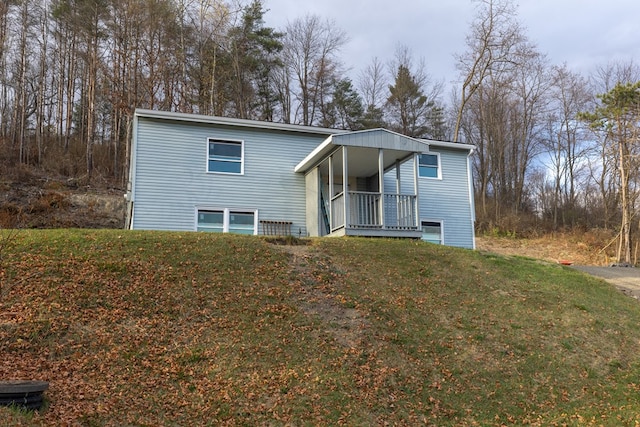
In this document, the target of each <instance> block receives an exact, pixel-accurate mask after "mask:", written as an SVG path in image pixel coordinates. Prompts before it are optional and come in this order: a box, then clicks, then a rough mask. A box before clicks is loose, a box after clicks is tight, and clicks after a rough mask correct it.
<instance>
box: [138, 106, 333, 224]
mask: <svg viewBox="0 0 640 427" xmlns="http://www.w3.org/2000/svg"><path fill="white" fill-rule="evenodd" d="M208 138H219V139H229V140H242V141H244V156H245V157H244V175H224V174H215V173H207V172H206V170H207V140H208ZM324 138H325V137H324V136H320V135H316V136H313V135H306V134H301V133H291V132H277V131H266V130H260V129H246V128H239V127H234V128H228V127H220V126H216V125H210V124H209V125H207V124H202V125H199V124H194V123H184V122H178V121H168V120H167V121H165V120H154V119H149V118H144V117H140V118H139V119H138V129H137V145H136V147H135V149H136V176H135V182H134V186H135V187H134V188H133V195H134V217H133V224H132V226H133V228H134V229H162V230H194V229H195V221H196V217H195V210H196V207H210V208H231V209H243V210H245V209H246V210H258V219H260V220H285V221H292V222H293V227H292V231H293V233H294V234H297V233H298V230H301V231H302V233H303V235H306V233H307V230H306V227H305V180H304V176H303V175H302V174H296V173H294V172H293V169H294V167H295V165H296V164H297V163H298V162H300V161H301V160H302V159H303V158H304V157H305V156H306V155H307V154H308V153H309V152H310V151H311V150H313V149H314V148H315V147H316V146H317V145H318V144H320V143H321V142H322V140H323V139H324Z"/></svg>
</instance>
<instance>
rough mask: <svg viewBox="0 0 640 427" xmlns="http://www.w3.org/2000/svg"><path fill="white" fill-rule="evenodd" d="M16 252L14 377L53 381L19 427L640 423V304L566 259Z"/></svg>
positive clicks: (238, 244) (146, 238)
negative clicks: (43, 402)
mask: <svg viewBox="0 0 640 427" xmlns="http://www.w3.org/2000/svg"><path fill="white" fill-rule="evenodd" d="M274 243H305V244H304V245H282V244H277V245H276V244H274ZM0 255H2V259H3V261H2V263H3V264H2V267H3V268H2V270H1V271H0V274H1V275H0V285H1V288H0V355H1V357H0V379H4V380H7V379H38V380H45V381H49V382H50V388H49V390H48V391H47V392H46V393H45V396H46V398H47V404H46V407H45V408H44V409H43V410H42V411H40V412H35V413H26V412H21V411H19V410H16V409H13V408H0V420H3V422H6V423H7V424H8V425H67V424H71V425H73V424H79V425H88V426H102V425H113V426H120V425H144V426H156V425H184V426H187V425H212V426H217V425H276V426H277V425H340V424H343V425H349V426H357V425H362V426H369V425H386V424H390V425H437V426H447V425H451V426H474V425H481V426H487V425H496V426H498V425H523V424H528V425H540V426H547V425H605V426H620V425H638V424H640V395H639V393H640V364H639V362H640V328H638V325H640V304H639V303H638V301H636V300H633V299H631V298H628V297H626V296H624V295H623V294H621V293H620V292H618V291H616V290H615V289H614V288H613V287H612V286H609V285H607V284H606V283H604V282H602V281H599V280H597V279H593V278H590V277H587V276H585V275H583V274H581V273H579V272H577V271H574V270H571V269H568V268H566V267H562V266H559V265H556V264H551V263H545V262H542V261H537V260H533V259H527V258H519V257H503V256H497V255H494V254H490V253H481V252H477V251H469V250H460V249H453V248H446V247H442V246H436V245H431V244H428V243H423V242H416V241H407V240H381V239H356V238H349V239H313V240H304V241H296V240H293V241H290V242H286V241H285V242H273V241H272V242H270V241H268V240H266V239H264V238H260V237H253V236H232V235H220V234H205V233H169V232H131V231H122V230H99V231H95V230H23V231H20V232H19V233H18V234H17V235H16V236H15V239H12V240H11V241H10V242H6V241H5V245H4V247H3V249H2V253H0ZM5 420H6V421H5Z"/></svg>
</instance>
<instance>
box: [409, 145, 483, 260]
mask: <svg viewBox="0 0 640 427" xmlns="http://www.w3.org/2000/svg"><path fill="white" fill-rule="evenodd" d="M430 151H432V152H438V153H440V167H441V173H442V179H432V178H419V184H418V185H419V188H420V193H419V195H418V202H419V204H420V220H421V221H428V220H433V221H438V220H442V226H443V234H444V244H445V245H448V246H460V247H463V248H470V249H473V248H474V246H475V241H474V229H473V221H474V212H473V204H472V203H473V202H472V200H471V198H470V189H469V175H468V173H469V171H468V168H467V165H468V161H467V156H468V152H467V151H465V150H450V149H444V148H439V147H433V146H432V147H431V149H430Z"/></svg>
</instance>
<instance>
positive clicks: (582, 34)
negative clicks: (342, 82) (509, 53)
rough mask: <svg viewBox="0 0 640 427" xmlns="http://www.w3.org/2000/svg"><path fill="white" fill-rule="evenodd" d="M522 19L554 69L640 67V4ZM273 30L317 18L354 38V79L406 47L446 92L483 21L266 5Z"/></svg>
mask: <svg viewBox="0 0 640 427" xmlns="http://www.w3.org/2000/svg"><path fill="white" fill-rule="evenodd" d="M517 4H519V7H518V18H519V21H520V22H521V23H522V24H523V26H524V27H525V31H526V34H527V36H528V38H529V40H530V41H531V42H533V43H535V44H536V45H537V46H538V49H539V51H540V52H542V53H545V54H547V55H548V57H549V59H550V61H551V62H552V63H553V64H557V65H561V64H563V63H566V64H567V65H568V66H569V68H570V69H571V70H573V71H576V72H581V73H583V74H584V75H588V74H589V73H590V72H591V71H592V70H593V69H594V68H595V67H596V66H598V65H605V64H607V62H609V61H630V60H632V59H633V60H634V61H635V62H637V63H640V0H521V1H520V2H517ZM264 8H265V9H267V13H266V14H265V16H264V18H265V23H266V25H268V26H271V27H275V28H277V29H281V30H282V29H284V27H285V26H286V24H287V22H289V21H293V20H295V19H296V18H299V17H304V16H305V15H308V14H315V15H318V16H320V17H322V18H326V19H329V20H331V21H333V22H335V24H336V26H338V27H339V28H342V29H343V30H344V31H345V32H346V33H347V35H348V37H349V41H348V43H347V44H346V45H345V46H344V47H343V49H342V54H341V58H342V60H343V62H344V64H345V66H347V67H348V68H351V71H350V73H349V75H350V76H351V77H352V79H354V83H355V79H356V77H357V75H358V74H359V72H360V71H361V70H362V69H364V68H365V67H366V66H367V65H368V64H370V63H371V59H372V58H373V57H377V58H378V59H380V60H381V61H382V62H383V63H387V62H388V61H389V60H391V59H393V55H394V51H395V49H396V46H398V45H405V46H407V47H409V49H410V50H411V52H412V54H413V57H414V58H415V59H416V61H417V60H419V59H420V58H423V59H424V60H425V63H426V68H427V72H428V73H429V74H431V76H432V77H433V78H434V79H435V80H443V81H444V82H445V84H446V85H449V84H451V83H452V82H453V81H454V80H456V78H457V73H456V69H455V59H454V54H457V53H462V52H463V51H464V50H465V44H464V40H465V36H466V35H467V32H468V31H467V29H468V25H469V23H470V22H471V21H472V19H473V17H474V14H475V6H474V3H473V2H472V1H471V0H392V1H389V0H264Z"/></svg>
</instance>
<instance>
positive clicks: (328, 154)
mask: <svg viewBox="0 0 640 427" xmlns="http://www.w3.org/2000/svg"><path fill="white" fill-rule="evenodd" d="M426 151H428V145H427V144H426V143H423V142H421V141H418V140H415V139H413V138H409V137H405V136H402V135H399V134H396V133H393V132H390V131H387V130H383V129H375V130H370V131H360V132H349V133H345V134H339V135H332V136H331V137H329V138H328V139H327V140H326V141H325V142H324V143H323V144H321V145H320V146H319V147H318V148H316V150H314V151H313V152H312V153H311V154H310V155H309V156H307V158H306V159H305V160H304V161H303V162H301V163H300V164H298V166H296V172H304V173H305V177H306V178H305V179H306V188H307V229H308V230H309V231H310V234H311V235H312V236H314V235H315V236H368V237H408V238H420V237H421V236H422V232H421V227H420V215H419V204H418V155H419V154H420V153H422V152H426Z"/></svg>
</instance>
